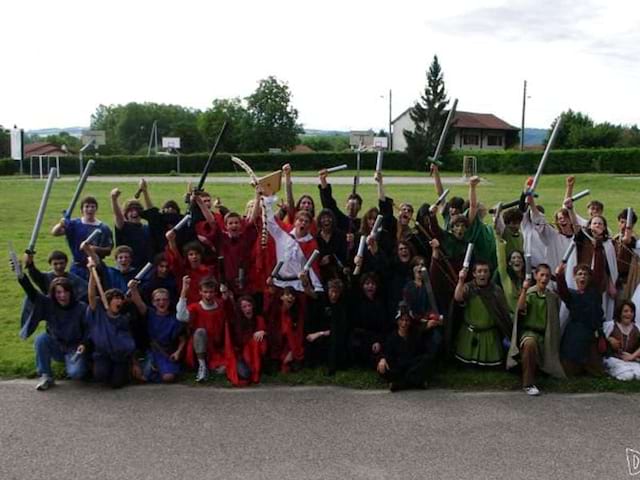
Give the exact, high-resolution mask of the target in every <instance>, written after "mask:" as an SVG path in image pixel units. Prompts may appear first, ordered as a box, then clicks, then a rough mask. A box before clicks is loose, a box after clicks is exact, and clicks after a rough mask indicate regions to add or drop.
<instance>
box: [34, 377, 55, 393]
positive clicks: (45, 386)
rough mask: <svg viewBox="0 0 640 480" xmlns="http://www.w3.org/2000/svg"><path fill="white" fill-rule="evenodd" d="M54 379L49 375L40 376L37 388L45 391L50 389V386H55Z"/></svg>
mask: <svg viewBox="0 0 640 480" xmlns="http://www.w3.org/2000/svg"><path fill="white" fill-rule="evenodd" d="M53 385H54V381H53V378H51V377H50V376H49V375H42V376H40V381H39V382H38V383H37V385H36V390H38V391H40V392H43V391H45V390H49V387H53Z"/></svg>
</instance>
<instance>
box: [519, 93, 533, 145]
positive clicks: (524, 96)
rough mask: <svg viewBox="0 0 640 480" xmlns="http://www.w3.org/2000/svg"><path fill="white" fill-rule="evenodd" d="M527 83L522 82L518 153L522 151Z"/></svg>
mask: <svg viewBox="0 0 640 480" xmlns="http://www.w3.org/2000/svg"><path fill="white" fill-rule="evenodd" d="M527 98H531V97H528V96H527V81H526V80H525V81H524V89H523V91H522V128H521V129H520V151H521V152H523V151H524V112H525V110H526V107H527Z"/></svg>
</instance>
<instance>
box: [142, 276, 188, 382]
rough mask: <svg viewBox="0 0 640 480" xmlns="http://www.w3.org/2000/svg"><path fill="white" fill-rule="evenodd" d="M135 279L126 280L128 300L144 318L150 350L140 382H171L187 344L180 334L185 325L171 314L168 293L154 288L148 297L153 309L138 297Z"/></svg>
mask: <svg viewBox="0 0 640 480" xmlns="http://www.w3.org/2000/svg"><path fill="white" fill-rule="evenodd" d="M138 284H139V282H138V281H137V280H131V281H129V290H130V291H131V301H132V302H133V303H134V305H135V306H136V309H137V310H138V313H140V315H141V316H142V317H146V325H147V334H148V335H149V348H148V349H147V352H146V355H145V362H144V368H143V371H142V378H141V380H142V381H144V382H154V383H160V382H165V383H170V382H173V381H175V380H176V378H177V377H178V375H179V374H180V363H179V362H180V356H181V355H182V351H183V349H184V346H185V344H186V338H185V336H184V335H183V334H184V329H185V324H184V323H182V322H180V321H179V320H178V319H177V318H176V314H175V313H173V312H171V310H170V306H171V300H170V295H169V291H168V290H166V289H164V288H157V289H156V290H154V291H153V293H152V294H151V303H152V305H153V306H152V307H147V305H146V304H145V303H144V301H143V300H142V297H141V296H140V291H139V289H138Z"/></svg>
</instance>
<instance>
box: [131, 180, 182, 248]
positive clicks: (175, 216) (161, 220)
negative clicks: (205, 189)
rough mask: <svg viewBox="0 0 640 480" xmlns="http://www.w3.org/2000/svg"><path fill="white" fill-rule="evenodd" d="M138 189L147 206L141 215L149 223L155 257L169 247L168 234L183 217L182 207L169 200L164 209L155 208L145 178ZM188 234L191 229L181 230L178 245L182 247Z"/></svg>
mask: <svg viewBox="0 0 640 480" xmlns="http://www.w3.org/2000/svg"><path fill="white" fill-rule="evenodd" d="M138 188H139V189H140V191H141V192H142V195H143V198H144V204H145V207H146V208H145V210H143V211H142V213H140V218H142V219H143V220H146V221H147V224H148V225H149V235H150V237H151V247H152V251H153V253H154V255H157V254H158V253H161V252H163V251H164V249H165V247H166V245H167V239H166V237H165V235H166V233H167V232H168V231H169V230H171V229H172V228H173V227H175V226H176V225H177V224H178V223H179V222H180V220H181V219H182V215H181V214H180V207H179V206H178V202H176V201H175V200H167V201H166V202H164V204H163V205H162V208H158V207H154V206H153V202H152V201H151V196H150V194H149V186H148V184H147V181H146V180H145V179H144V178H141V179H140V183H139V185H138ZM182 232H184V233H185V234H188V233H189V229H188V228H187V229H184V230H181V231H180V232H179V233H180V235H178V240H177V243H178V245H179V246H182V245H183V244H184V243H185V240H184V239H183V233H182Z"/></svg>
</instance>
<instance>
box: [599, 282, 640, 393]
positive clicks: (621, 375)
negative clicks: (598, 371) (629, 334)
mask: <svg viewBox="0 0 640 480" xmlns="http://www.w3.org/2000/svg"><path fill="white" fill-rule="evenodd" d="M634 297H635V294H634ZM634 303H635V302H634ZM614 327H615V323H614V322H613V321H610V322H605V323H604V325H603V329H604V334H605V335H606V336H607V337H608V336H609V335H611V332H613V329H614ZM634 328H635V329H636V330H637V329H638V326H637V325H634ZM628 353H633V352H628ZM602 363H603V365H604V369H605V370H606V371H607V373H608V374H609V375H611V376H612V377H613V378H616V379H618V380H623V381H628V380H634V379H635V380H640V362H638V361H634V362H625V361H624V360H622V359H620V358H617V357H607V358H605V359H604V360H603V361H602Z"/></svg>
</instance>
